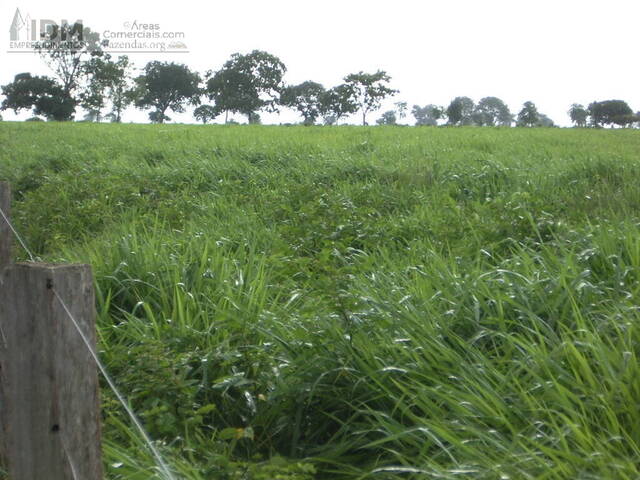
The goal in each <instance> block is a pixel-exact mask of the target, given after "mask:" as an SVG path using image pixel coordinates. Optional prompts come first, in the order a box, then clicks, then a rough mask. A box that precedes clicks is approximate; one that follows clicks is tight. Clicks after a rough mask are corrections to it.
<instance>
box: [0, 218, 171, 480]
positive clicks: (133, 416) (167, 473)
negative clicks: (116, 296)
mask: <svg viewBox="0 0 640 480" xmlns="http://www.w3.org/2000/svg"><path fill="white" fill-rule="evenodd" d="M0 216H1V217H2V218H3V219H4V221H5V222H6V223H7V225H8V226H9V229H10V230H11V231H12V232H13V235H14V236H15V237H16V239H17V240H18V242H19V243H20V245H21V246H22V248H23V249H24V250H25V251H26V252H27V255H29V258H30V259H31V261H32V262H36V261H38V260H40V259H39V258H38V257H36V256H34V255H33V253H32V252H31V250H30V249H29V247H28V246H27V244H26V242H25V241H24V240H23V238H22V236H21V235H20V234H19V233H18V231H17V230H16V229H15V227H14V226H13V224H12V223H11V220H9V218H8V216H7V214H6V213H5V212H4V211H3V210H2V208H0ZM0 281H1V278H0ZM53 294H54V296H55V297H56V299H57V300H58V302H60V305H61V306H62V308H63V310H64V311H65V313H66V314H67V316H68V317H69V320H71V323H72V324H73V326H74V327H75V329H76V331H77V332H78V334H79V335H80V337H81V338H82V342H83V343H84V345H85V346H86V347H87V350H88V351H89V354H90V355H91V357H92V358H93V360H94V362H95V363H96V366H97V367H98V370H100V373H101V374H102V376H103V377H104V379H105V380H106V382H107V384H108V385H109V388H111V390H112V391H113V393H114V395H115V396H116V398H117V399H118V401H119V402H120V404H121V405H122V408H124V410H125V411H126V412H127V415H129V418H130V419H131V421H132V422H133V424H134V425H135V427H136V429H137V430H138V431H139V432H140V435H141V436H142V438H143V440H144V442H145V444H146V445H147V447H148V448H149V450H150V451H151V453H152V455H153V457H154V458H155V460H156V462H157V464H158V467H159V469H160V471H161V472H162V475H163V476H164V478H165V480H177V478H176V477H175V476H174V474H173V473H172V472H171V470H170V469H169V466H168V465H167V463H166V462H165V460H164V459H163V457H162V455H161V454H160V451H159V450H158V449H157V448H156V446H155V445H154V444H153V441H152V440H151V437H150V436H149V434H148V433H147V431H146V430H145V429H144V427H143V426H142V423H141V422H140V420H139V419H138V417H137V415H136V414H135V412H134V411H133V409H132V408H131V407H130V406H129V403H128V402H127V400H126V399H125V397H124V395H123V394H122V393H120V391H119V390H118V388H117V387H116V384H115V382H114V381H113V379H112V378H111V376H110V375H109V373H108V372H107V369H106V367H105V366H104V364H103V363H102V362H101V361H100V358H99V357H98V354H97V353H96V351H95V350H94V349H93V347H92V346H91V342H90V341H89V339H88V338H87V336H86V335H85V333H84V332H83V331H82V329H81V328H80V325H79V323H78V322H77V320H76V319H75V318H74V316H73V314H72V313H71V311H70V310H69V307H68V306H67V304H66V303H65V302H64V300H63V299H62V297H61V296H60V294H59V293H58V292H57V291H56V290H55V288H54V289H53ZM0 337H2V339H3V340H4V342H5V343H6V341H7V339H6V338H4V333H3V332H2V326H1V325H0ZM65 450H66V449H65ZM65 454H66V456H67V459H68V461H69V463H70V466H71V470H72V472H73V475H74V479H75V466H74V465H73V463H72V462H71V458H70V457H69V452H65Z"/></svg>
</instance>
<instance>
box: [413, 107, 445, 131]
mask: <svg viewBox="0 0 640 480" xmlns="http://www.w3.org/2000/svg"><path fill="white" fill-rule="evenodd" d="M411 114H412V115H413V116H414V117H415V119H416V126H432V127H435V126H436V125H438V120H440V119H441V118H444V116H445V110H444V108H442V107H439V106H437V105H426V106H424V107H421V106H419V105H414V106H413V108H412V109H411Z"/></svg>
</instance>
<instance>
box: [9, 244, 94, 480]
mask: <svg viewBox="0 0 640 480" xmlns="http://www.w3.org/2000/svg"><path fill="white" fill-rule="evenodd" d="M5 241H6V239H3V243H4V242H5ZM58 296H59V297H60V298H61V299H62V300H63V301H64V304H65V305H66V306H67V307H68V309H69V311H70V313H71V315H73V317H74V318H75V320H76V321H77V323H78V324H79V327H80V328H81V329H82V331H83V332H84V334H85V336H86V338H87V339H88V340H89V343H90V344H91V346H92V348H94V349H95V345H96V330H95V305H94V291H93V280H92V275H91V267H90V266H88V265H48V264H36V263H18V264H15V265H11V266H9V267H8V268H6V269H5V272H4V275H3V278H2V284H1V285H0V327H1V330H2V331H1V334H2V335H1V338H0V426H1V427H2V431H1V434H2V437H3V438H2V440H3V441H2V443H3V447H4V458H5V462H6V466H7V468H8V473H9V479H10V480H39V479H43V480H44V479H46V480H100V479H102V459H101V444H100V405H99V391H98V375H97V366H96V364H95V361H94V359H93V358H92V356H91V354H90V353H89V350H88V348H87V346H86V345H85V344H84V341H83V340H82V337H81V336H80V334H79V333H78V331H77V329H76V327H75V326H74V324H73V322H72V321H71V319H70V318H69V316H68V314H67V312H66V311H65V309H64V307H63V304H62V303H61V302H60V301H59V299H58Z"/></svg>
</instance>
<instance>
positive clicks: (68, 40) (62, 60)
mask: <svg viewBox="0 0 640 480" xmlns="http://www.w3.org/2000/svg"><path fill="white" fill-rule="evenodd" d="M106 44H107V43H106V42H101V40H100V35H99V34H98V33H96V32H92V31H91V29H90V28H88V27H84V26H83V25H82V24H80V23H74V24H68V23H63V24H61V25H51V26H50V28H49V29H48V30H47V31H46V32H44V33H42V34H41V38H40V40H39V41H38V42H37V43H36V44H35V46H34V48H35V50H36V52H38V53H39V54H40V56H41V57H42V58H43V59H44V61H45V63H46V64H47V65H48V66H49V68H51V70H52V71H53V72H54V73H55V76H56V77H57V78H58V80H59V81H60V83H61V85H62V89H63V91H64V93H65V94H66V95H69V96H72V97H73V95H74V92H75V90H76V89H77V88H78V87H79V86H80V80H81V78H82V75H83V72H82V68H83V64H84V62H85V61H87V60H89V59H90V58H92V57H99V56H101V55H102V54H103V51H102V47H103V46H104V45H106Z"/></svg>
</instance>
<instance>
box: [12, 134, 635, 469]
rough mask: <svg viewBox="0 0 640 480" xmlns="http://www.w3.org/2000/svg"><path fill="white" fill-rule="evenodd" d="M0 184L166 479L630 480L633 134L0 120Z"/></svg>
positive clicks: (109, 461) (107, 435) (120, 455)
mask: <svg viewBox="0 0 640 480" xmlns="http://www.w3.org/2000/svg"><path fill="white" fill-rule="evenodd" d="M0 178H5V179H7V180H9V181H10V182H11V183H12V185H13V188H14V190H15V191H14V212H13V217H14V220H15V223H16V227H17V228H18V230H19V231H20V232H22V233H23V234H24V236H25V239H26V241H27V243H28V244H29V245H30V246H31V248H32V249H33V250H34V251H35V252H36V254H37V255H39V256H40V257H42V258H43V259H45V260H49V261H82V262H88V263H91V264H92V266H93V268H94V272H95V277H96V289H97V294H98V295H97V296H98V316H99V330H100V350H101V357H102V358H103V360H104V362H105V363H106V366H107V368H108V370H109V371H110V372H111V373H112V375H113V376H114V378H115V380H116V383H117V384H118V385H119V387H120V388H121V389H122V391H123V393H124V394H125V395H126V396H127V398H128V399H129V400H130V402H131V405H132V407H133V408H134V410H135V411H136V412H138V414H139V415H140V417H141V418H142V420H143V422H144V424H145V426H146V428H147V429H148V431H149V433H150V434H151V436H152V437H153V438H154V439H156V440H158V444H159V447H160V449H161V451H162V452H163V453H164V454H165V455H166V457H167V460H168V461H169V463H170V464H171V465H172V466H173V468H174V469H175V471H176V473H177V474H178V476H179V478H183V479H225V478H227V479H234V480H240V479H261V480H275V479H281V480H307V479H311V478H353V479H355V478H367V479H384V480H387V479H431V478H434V479H435V478H437V479H458V478H470V479H486V480H489V479H496V480H498V479H500V480H506V479H533V478H535V479H603V478H611V479H637V478H638V477H639V476H640V408H639V402H640V364H639V362H638V356H639V355H640V311H639V306H638V295H639V293H640V132H638V131H631V130H616V131H603V130H578V129H574V130H565V129H493V128H401V127H376V128H362V127H332V128H330V127H326V128H319V127H318V128H303V127H266V126H265V127H260V126H255V127H254V126H251V127H249V126H229V127H225V126H179V125H157V126H151V125H92V124H53V123H47V124H36V123H31V124H29V123H7V122H5V123H0ZM16 253H17V255H18V256H19V257H20V258H25V255H24V253H23V252H19V251H18V250H16ZM102 395H103V409H104V416H105V423H104V425H105V426H104V452H105V462H106V463H105V464H106V465H107V469H108V472H109V478H112V479H140V480H146V479H149V478H162V477H161V476H160V475H159V474H158V476H157V477H154V475H155V473H154V472H156V469H155V467H154V464H153V460H152V457H151V455H150V454H149V453H148V452H147V451H146V450H145V447H144V445H143V444H142V442H141V440H140V438H139V436H138V435H137V434H136V432H135V430H134V429H133V427H132V426H131V424H130V422H129V420H128V418H127V417H126V415H125V414H124V412H123V411H122V409H121V408H120V407H119V405H118V404H117V402H116V401H115V397H114V396H113V395H112V394H111V393H110V392H109V390H108V388H107V386H106V384H105V385H104V386H103V389H102Z"/></svg>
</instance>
